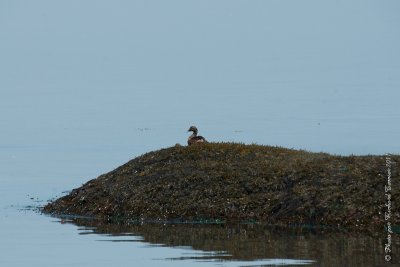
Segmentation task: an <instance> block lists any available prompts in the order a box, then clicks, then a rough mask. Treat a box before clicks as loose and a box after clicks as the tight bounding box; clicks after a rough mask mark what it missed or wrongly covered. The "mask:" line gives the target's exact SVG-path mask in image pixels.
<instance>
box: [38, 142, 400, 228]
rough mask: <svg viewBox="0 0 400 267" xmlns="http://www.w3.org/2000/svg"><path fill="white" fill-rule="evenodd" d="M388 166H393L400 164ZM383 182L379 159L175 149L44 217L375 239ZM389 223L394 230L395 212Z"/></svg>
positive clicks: (258, 149) (76, 195) (265, 149)
mask: <svg viewBox="0 0 400 267" xmlns="http://www.w3.org/2000/svg"><path fill="white" fill-rule="evenodd" d="M391 159H392V162H393V166H397V164H398V162H399V161H400V156H395V155H393V156H392V158H391ZM397 169H398V168H395V167H393V168H392V176H393V177H398V170H397ZM385 175H386V167H385V157H383V156H348V157H343V156H334V155H329V154H325V153H311V152H306V151H301V150H293V149H286V148H281V147H271V146H260V145H243V144H235V143H207V144H197V145H193V146H188V147H183V146H175V147H170V148H167V149H161V150H158V151H154V152H150V153H147V154H144V155H142V156H140V157H137V158H135V159H133V160H131V161H129V162H128V163H126V164H124V165H122V166H120V167H119V168H117V169H115V170H114V171H111V172H109V173H106V174H104V175H101V176H99V177H98V178H97V179H93V180H91V181H89V182H87V183H86V184H85V185H83V186H82V187H80V188H77V189H75V190H73V191H72V192H71V193H70V194H69V195H67V196H64V197H62V198H59V199H57V200H55V201H54V202H52V203H49V204H48V205H47V206H45V207H44V209H43V211H44V212H46V213H53V214H71V215H83V216H93V217H99V218H100V217H102V218H105V219H109V218H113V219H115V218H118V219H122V220H125V221H127V222H128V221H131V220H145V221H148V220H163V221H164V220H167V221H171V220H175V219H177V220H181V221H186V220H189V221H193V220H195V221H202V220H204V219H215V220H218V221H229V222H234V221H236V222H237V221H247V222H254V221H258V222H264V223H269V224H274V225H290V224H313V225H328V226H333V227H338V226H339V227H343V228H346V229H350V228H352V229H355V230H366V229H373V230H372V231H376V229H378V230H380V229H382V228H383V227H384V224H385V218H384V212H385V211H386V210H385V206H384V204H383V199H384V192H385V191H384V190H385V188H384V186H385ZM393 180H394V179H393ZM399 188H400V187H399V186H393V190H392V192H391V195H392V199H399V198H400V190H399ZM391 223H392V224H393V225H399V224H400V213H399V212H398V211H397V212H393V214H392V218H391Z"/></svg>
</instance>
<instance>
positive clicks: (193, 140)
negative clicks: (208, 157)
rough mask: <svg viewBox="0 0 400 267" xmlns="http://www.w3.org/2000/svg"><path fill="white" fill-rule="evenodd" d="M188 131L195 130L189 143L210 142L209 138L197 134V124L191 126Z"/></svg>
mask: <svg viewBox="0 0 400 267" xmlns="http://www.w3.org/2000/svg"><path fill="white" fill-rule="evenodd" d="M188 132H193V133H192V135H191V136H189V138H188V145H189V146H191V145H194V144H197V143H208V142H207V140H206V139H205V138H204V137H203V136H197V132H198V130H197V127H196V126H190V128H189V130H188Z"/></svg>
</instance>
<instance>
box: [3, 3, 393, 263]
mask: <svg viewBox="0 0 400 267" xmlns="http://www.w3.org/2000/svg"><path fill="white" fill-rule="evenodd" d="M399 3H400V2H399V1H392V0H388V1H374V0H354V1H319V0H304V1H290V0H288V1H232V0H229V1H225V0H222V1H178V0H172V1H139V0H138V1H125V0H121V1H105V0H96V1H94V0H88V1H53V0H38V1H23V0H21V1H1V2H0V36H1V42H0V184H1V185H0V266H34V267H36V266H37V267H39V266H40V267H42V266H129V265H133V266H270V265H272V266H274V265H289V266H296V265H306V266H307V265H309V266H382V265H383V264H384V261H383V257H384V253H383V248H384V243H385V240H384V238H385V235H384V233H383V232H382V233H377V234H376V235H374V236H368V235H362V234H358V235H356V234H348V233H338V232H336V233H335V232H333V233H332V232H330V233H325V232H321V231H305V230H300V229H290V230H288V229H287V230H282V229H275V228H271V227H266V226H260V225H171V224H167V225H154V224H144V225H132V226H113V225H102V224H96V222H94V221H91V220H74V219H60V218H52V217H48V216H44V215H41V214H38V213H37V212H35V208H37V207H38V206H40V205H44V203H46V202H47V201H48V200H49V199H53V198H55V197H58V196H61V195H63V194H66V192H67V191H69V190H71V189H72V188H75V187H78V186H80V185H81V184H83V183H85V182H86V181H88V180H89V179H92V178H95V177H97V176H98V175H100V174H102V173H104V172H107V171H110V170H112V169H114V168H116V167H118V166H119V165H121V164H123V163H125V162H127V161H128V160H130V159H132V158H134V157H136V156H139V155H141V154H143V153H145V152H148V151H151V150H155V149H160V148H163V147H168V146H172V145H175V144H176V143H181V144H184V143H185V142H186V138H187V133H186V130H187V128H188V127H189V126H190V125H196V126H197V127H198V128H199V130H200V134H202V135H204V136H205V137H206V138H207V139H208V140H210V141H235V142H244V143H259V144H268V145H279V146H284V147H289V148H296V149H305V150H310V151H317V152H319V151H323V152H328V153H334V154H341V155H349V154H384V153H387V152H389V153H396V154H398V153H400V142H399V141H398V137H399V136H400V123H399V122H400V109H399V108H398V100H399V99H400V90H399V88H400V63H399V62H400V52H399V51H400V50H399V47H400V19H399V18H400V17H399V16H398V14H399V11H400V4H399ZM382 182H385V181H382ZM382 201H384V192H382ZM396 205H397V206H398V204H396ZM393 250H394V252H393V256H394V260H395V261H398V256H397V255H399V254H398V251H399V240H398V239H397V238H395V239H393Z"/></svg>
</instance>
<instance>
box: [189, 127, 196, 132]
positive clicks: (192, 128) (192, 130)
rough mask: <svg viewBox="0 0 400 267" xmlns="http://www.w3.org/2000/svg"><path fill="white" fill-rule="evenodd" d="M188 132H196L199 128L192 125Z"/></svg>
mask: <svg viewBox="0 0 400 267" xmlns="http://www.w3.org/2000/svg"><path fill="white" fill-rule="evenodd" d="M188 132H194V133H197V128H196V126H190V128H189V130H188Z"/></svg>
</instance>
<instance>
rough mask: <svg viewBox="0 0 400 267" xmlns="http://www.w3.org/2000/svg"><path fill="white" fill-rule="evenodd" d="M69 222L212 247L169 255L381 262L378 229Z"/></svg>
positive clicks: (158, 241) (172, 242) (173, 244)
mask: <svg viewBox="0 0 400 267" xmlns="http://www.w3.org/2000/svg"><path fill="white" fill-rule="evenodd" d="M72 223H74V224H76V225H78V226H84V227H87V228H88V230H90V231H93V233H97V234H110V235H115V236H119V235H123V236H126V235H127V234H131V235H133V236H140V237H143V238H138V239H136V238H134V240H135V241H137V242H148V243H150V244H157V245H160V244H162V245H165V246H169V247H180V246H182V247H192V248H193V249H195V250H199V251H205V252H217V253H216V254H214V253H210V254H207V253H205V254H200V256H198V257H196V256H190V257H183V258H177V259H175V260H183V259H203V260H204V259H207V258H208V259H222V260H260V259H303V260H314V261H316V266H381V265H382V264H384V263H385V262H384V246H383V245H382V244H383V241H384V240H383V239H384V235H383V234H382V237H379V236H378V237H372V236H369V235H366V234H361V233H359V234H354V233H353V234H348V233H337V232H336V233H335V232H321V230H316V229H314V230H310V229H305V228H289V229H288V228H285V229H284V228H277V227H271V226H266V225H255V224H235V225H223V224H214V225H204V224H195V225H193V224H166V225H164V224H156V223H154V224H133V225H124V224H123V225H119V224H107V223H104V222H103V221H96V220H87V219H73V220H72ZM85 233H86V234H87V233H88V232H87V231H85ZM382 233H383V232H382ZM138 240H140V241H138ZM399 246H400V242H399V241H397V243H396V244H395V245H394V246H393V248H394V251H393V255H397V254H398V253H397V252H400V249H399V248H400V247H399ZM218 252H221V253H218Z"/></svg>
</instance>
